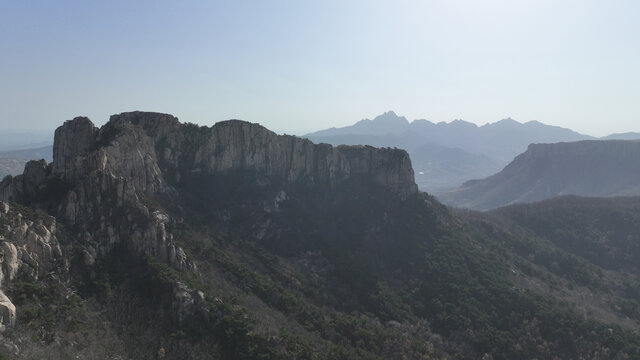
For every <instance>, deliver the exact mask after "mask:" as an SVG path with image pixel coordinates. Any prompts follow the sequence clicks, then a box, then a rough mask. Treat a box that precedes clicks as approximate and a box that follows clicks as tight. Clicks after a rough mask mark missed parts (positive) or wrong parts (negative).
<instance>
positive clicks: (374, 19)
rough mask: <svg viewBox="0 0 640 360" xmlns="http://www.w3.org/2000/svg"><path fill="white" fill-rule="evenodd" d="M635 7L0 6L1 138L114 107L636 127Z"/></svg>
mask: <svg viewBox="0 0 640 360" xmlns="http://www.w3.org/2000/svg"><path fill="white" fill-rule="evenodd" d="M638 18H640V1H635V0H633V1H632V0H628V1H627V0H598V1H594V0H580V1H578V0H553V1H551V0H423V1H417V0H412V1H408V0H393V1H378V0H352V1H350V0H336V1H334V0H323V1H305V0H289V1H285V0H270V1H265V0H255V1H249V0H246V1H244V0H233V1H232V0H230V1H190V0H183V1H161V0H153V1H151V0H140V1H120V0H110V1H86V0H82V1H66V0H50V1H38V0H33V1H23V0H0V131H1V130H5V131H6V129H40V128H51V129H52V128H55V127H57V126H58V125H60V124H61V123H62V122H63V121H64V120H68V119H72V118H73V117H75V116H79V115H83V116H89V117H90V118H91V119H92V120H93V121H94V123H96V124H97V125H101V124H103V123H104V122H106V121H107V120H108V118H109V115H111V114H115V113H120V112H124V111H133V110H145V111H157V112H166V113H170V114H173V115H175V116H177V117H178V118H179V119H180V120H181V121H185V122H193V123H198V124H201V125H212V124H213V123H215V122H217V121H222V120H227V119H242V120H247V121H251V122H257V123H260V124H262V125H264V126H266V127H268V128H270V129H272V130H276V131H279V132H286V133H293V134H301V133H305V132H310V131H314V130H320V129H324V128H328V127H334V126H335V127H340V126H346V125H350V124H353V123H355V122H356V121H358V120H360V119H363V118H373V117H375V116H376V115H379V114H381V113H383V112H385V111H388V110H393V111H395V112H396V113H398V114H399V115H403V116H406V117H407V118H408V119H410V120H413V119H427V120H430V121H433V122H440V121H446V122H449V121H452V120H454V119H464V120H466V121H470V122H474V123H476V124H479V125H482V124H485V123H487V122H495V121H498V120H500V119H503V118H507V117H511V118H514V119H515V120H518V121H520V122H526V121H530V120H538V121H541V122H543V123H546V124H550V125H558V126H563V127H568V128H571V129H574V130H576V131H579V132H582V133H584V134H589V135H595V136H602V135H607V134H610V133H616V132H627V131H638V132H640V65H639V64H640V21H637V19H638Z"/></svg>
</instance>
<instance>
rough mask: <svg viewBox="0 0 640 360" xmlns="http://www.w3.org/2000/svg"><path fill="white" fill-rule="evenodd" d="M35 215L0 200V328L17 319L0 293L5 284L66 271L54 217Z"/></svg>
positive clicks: (61, 273)
mask: <svg viewBox="0 0 640 360" xmlns="http://www.w3.org/2000/svg"><path fill="white" fill-rule="evenodd" d="M23 210H27V211H30V212H31V210H30V209H29V208H23ZM33 217H34V216H31V218H33ZM35 218H36V220H35V221H33V220H31V219H29V218H26V217H23V214H22V213H21V211H20V210H19V209H14V208H13V207H11V206H9V204H7V203H4V202H0V331H4V329H5V328H6V327H11V326H13V325H15V320H16V307H15V306H14V305H13V303H12V302H11V300H10V299H9V298H8V297H7V296H6V295H5V294H4V293H3V292H2V290H3V289H4V288H5V287H6V286H7V285H8V284H11V283H12V282H14V281H16V280H22V281H36V280H39V279H40V278H42V277H46V276H47V275H48V274H49V273H50V272H54V273H56V274H57V275H58V276H64V275H65V274H66V273H67V272H68V270H69V262H68V259H69V257H68V256H64V255H63V250H62V246H61V244H60V242H59V241H58V238H57V225H56V220H55V219H54V218H53V217H51V216H47V215H43V214H39V215H36V216H35Z"/></svg>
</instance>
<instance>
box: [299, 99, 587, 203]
mask: <svg viewBox="0 0 640 360" xmlns="http://www.w3.org/2000/svg"><path fill="white" fill-rule="evenodd" d="M305 137H307V138H309V139H311V140H313V141H315V142H326V143H330V144H333V145H339V144H351V145H354V144H367V145H373V146H391V147H398V148H403V149H406V150H407V151H408V152H409V154H410V156H411V159H412V162H413V166H414V168H415V170H416V182H417V183H418V186H420V188H421V189H422V190H424V191H427V192H431V193H435V194H439V193H442V192H444V191H447V190H450V189H453V188H455V187H456V186H458V185H460V184H462V183H463V182H464V181H467V180H469V179H474V178H482V177H486V176H489V175H491V174H493V173H495V172H497V171H499V170H500V169H501V168H503V167H504V166H505V165H507V164H508V163H509V161H511V160H512V159H513V158H514V157H515V156H516V155H518V154H520V153H521V152H523V151H525V150H526V148H527V146H528V145H529V144H530V143H536V142H544V143H551V142H559V141H577V140H586V139H593V138H592V137H590V136H587V135H582V134H579V133H577V132H575V131H572V130H569V129H565V128H561V127H558V126H549V125H545V124H542V123H540V122H538V121H529V122H527V123H524V124H521V123H519V122H517V121H515V120H513V119H504V120H501V121H498V122H496V123H492V124H486V125H483V126H477V125H475V124H473V123H470V122H467V121H464V120H455V121H452V122H450V123H445V122H440V123H437V124H436V123H433V122H430V121H427V120H415V121H413V122H409V121H408V120H407V119H406V118H405V117H402V116H398V115H396V114H395V113H394V112H393V111H389V112H386V113H384V114H382V115H380V116H377V117H376V118H375V119H373V120H361V121H359V122H357V123H356V124H354V125H352V126H346V127H342V128H331V129H326V130H321V131H318V132H314V133H311V134H307V135H306V136H305ZM420 172H422V174H421V173H420ZM425 175H428V176H425Z"/></svg>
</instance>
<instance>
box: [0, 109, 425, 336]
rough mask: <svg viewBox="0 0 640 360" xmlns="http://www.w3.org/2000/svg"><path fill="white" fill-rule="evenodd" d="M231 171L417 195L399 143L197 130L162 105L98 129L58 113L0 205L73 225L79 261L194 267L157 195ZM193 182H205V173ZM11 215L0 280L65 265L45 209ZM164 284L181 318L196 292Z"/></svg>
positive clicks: (258, 129)
mask: <svg viewBox="0 0 640 360" xmlns="http://www.w3.org/2000/svg"><path fill="white" fill-rule="evenodd" d="M230 173H233V174H235V176H244V177H248V178H252V179H254V180H255V182H257V183H260V184H262V183H269V184H275V185H277V184H280V185H278V186H282V187H286V186H301V187H305V188H309V187H310V188H314V187H315V188H318V187H319V188H326V189H330V188H333V187H336V186H340V184H342V183H346V182H348V183H352V184H356V185H358V184H359V185H363V186H364V185H367V186H373V187H374V188H375V187H380V188H384V189H386V190H387V191H389V192H391V193H393V194H396V196H398V197H399V198H406V197H408V196H410V195H413V194H416V193H417V187H416V185H415V183H414V181H413V170H412V168H411V162H410V160H409V156H408V155H407V153H406V152H404V151H403V150H396V149H376V148H373V147H369V146H366V147H348V146H341V147H332V146H330V145H327V144H313V143H312V142H311V141H309V140H305V139H299V138H296V137H294V136H279V135H277V134H275V133H273V132H271V131H269V130H267V129H265V128H264V127H262V126H260V125H258V124H251V123H248V122H244V121H237V120H231V121H225V122H221V123H218V124H216V125H214V126H212V127H198V126H196V125H193V124H181V123H180V122H179V121H178V119H177V118H175V117H173V116H171V115H167V114H159V113H146V112H132V113H123V114H119V115H114V116H112V117H111V119H110V121H109V122H108V123H107V124H106V125H104V126H103V127H102V128H97V127H96V126H94V124H93V123H92V122H91V121H90V120H89V119H88V118H85V117H78V118H75V119H73V120H70V121H66V122H65V123H64V124H63V125H62V126H61V127H59V128H58V129H57V130H56V132H55V139H54V146H53V162H52V163H51V164H47V162H46V161H44V160H41V161H31V162H29V163H27V165H26V166H25V171H24V173H23V174H22V175H19V176H16V177H7V178H5V179H4V180H3V181H2V183H1V184H0V200H1V201H4V203H2V206H8V205H6V203H9V202H18V203H22V204H27V205H30V206H32V207H33V208H36V209H39V210H40V211H43V212H48V213H50V214H53V215H55V216H56V217H57V218H58V219H60V221H62V222H63V223H64V226H65V227H66V228H67V229H68V233H69V234H73V235H72V237H73V242H74V251H75V252H76V253H80V254H81V260H82V263H83V264H84V265H83V266H89V267H91V266H93V265H94V264H95V263H96V262H97V261H98V260H99V259H101V258H104V257H105V256H108V255H109V254H111V253H112V252H113V251H114V249H115V248H124V249H126V250H127V252H128V253H130V254H133V255H134V256H138V257H143V258H144V257H146V256H151V257H153V258H156V259H159V260H160V261H162V262H164V263H166V264H168V265H169V266H171V267H172V268H174V269H177V270H180V271H187V272H191V273H193V274H197V273H198V270H197V267H196V264H195V262H193V261H192V260H191V259H190V258H189V257H188V256H187V254H186V252H185V251H184V249H183V248H182V247H180V246H178V245H177V244H176V242H175V241H174V239H173V234H171V232H170V231H168V230H167V228H166V225H167V223H168V222H170V221H173V222H175V221H180V220H179V219H180V216H182V214H181V213H180V210H179V209H178V210H176V211H175V212H174V213H172V214H169V213H167V211H166V207H162V206H155V203H156V202H157V201H158V199H161V200H162V201H165V202H167V203H172V202H175V203H179V196H178V190H177V189H179V188H180V187H181V186H183V185H184V184H183V182H184V179H186V178H189V179H193V178H194V177H196V178H202V179H205V180H206V179H211V178H216V177H224V176H227V175H228V174H230ZM203 186H205V187H206V186H214V185H213V184H211V185H207V184H206V181H204V185H203ZM0 210H2V209H0ZM6 213H8V210H6V211H4V214H6ZM4 216H5V217H6V215H4ZM11 219H12V220H10V221H9V220H6V221H5V220H3V221H4V222H7V224H8V225H7V228H6V229H5V233H6V234H4V235H3V236H4V237H5V238H6V239H8V240H7V241H5V242H3V243H2V245H1V246H2V247H1V249H2V251H4V254H5V255H4V263H3V265H2V269H3V271H2V272H0V280H2V279H3V278H4V279H8V280H11V279H13V278H14V277H15V276H16V273H19V272H28V273H29V274H30V276H32V277H37V275H38V274H39V273H40V272H41V271H46V270H48V269H50V267H51V266H52V265H51V264H52V263H55V262H56V261H58V260H60V259H61V258H62V259H66V260H65V261H66V264H67V265H65V266H68V262H69V259H70V257H69V256H67V257H63V256H62V253H61V250H60V247H59V246H58V244H57V241H56V239H55V236H53V235H52V234H53V233H55V229H51V228H50V227H51V226H53V227H54V228H55V221H54V220H53V218H50V219H49V220H48V221H49V225H48V226H49V228H48V227H47V226H45V225H42V224H40V223H38V224H33V223H20V221H19V220H16V219H19V216H13V217H12V218H11ZM60 261H62V260H60ZM176 289H177V290H176ZM173 291H174V292H175V296H174V297H175V299H173V301H174V304H173V305H172V307H173V308H175V309H178V310H177V314H176V317H177V318H178V320H179V321H181V319H183V318H184V317H185V315H184V314H189V313H191V312H193V309H194V307H195V306H197V304H198V303H201V302H202V301H198V300H197V299H203V296H204V295H202V293H201V292H199V291H197V290H193V289H191V288H189V287H188V286H186V285H185V284H183V283H175V284H174V285H173ZM3 296H4V295H3ZM5 298H6V296H5V297H2V296H0V310H1V309H4V310H2V312H3V314H4V313H6V314H5V315H6V316H5V320H3V321H4V322H5V323H7V324H12V323H13V322H14V320H15V309H12V308H11V306H12V305H11V302H10V300H9V299H8V298H6V299H5ZM3 301H5V302H7V305H6V306H4V305H3V304H5V303H4V302H3ZM3 306H4V307H3Z"/></svg>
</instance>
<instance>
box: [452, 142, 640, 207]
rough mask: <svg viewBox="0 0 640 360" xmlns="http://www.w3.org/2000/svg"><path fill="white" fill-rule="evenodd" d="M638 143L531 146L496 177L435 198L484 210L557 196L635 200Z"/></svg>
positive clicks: (639, 186)
mask: <svg viewBox="0 0 640 360" xmlns="http://www.w3.org/2000/svg"><path fill="white" fill-rule="evenodd" d="M638 157H640V141H639V140H584V141H578V142H570V143H556V144H531V145H529V147H528V149H527V151H526V152H524V153H522V154H520V155H518V156H517V157H516V158H515V159H514V160H513V161H512V162H511V163H510V164H509V165H507V166H506V167H505V168H504V169H503V170H502V171H501V172H499V173H497V174H495V175H492V176H489V177H487V178H485V179H481V180H471V181H468V182H466V183H464V184H463V185H462V186H461V187H460V188H458V189H456V190H454V191H451V192H449V193H445V194H441V195H440V196H439V198H440V199H441V200H442V201H444V202H445V203H447V204H450V205H453V206H462V207H470V208H474V209H478V210H486V209H491V208H495V207H500V206H504V205H509V204H513V203H520V202H533V201H539V200H544V199H548V198H552V197H555V196H559V195H565V194H573V195H581V196H594V197H603V196H630V195H640V168H639V167H638V166H637V161H636V159H637V158H638Z"/></svg>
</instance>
